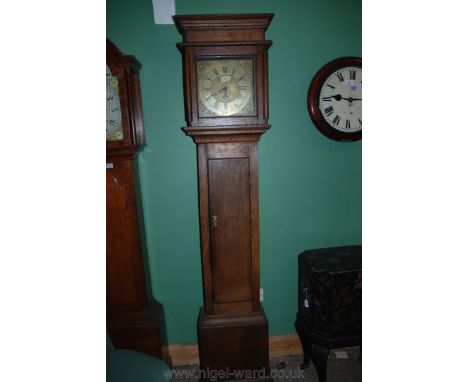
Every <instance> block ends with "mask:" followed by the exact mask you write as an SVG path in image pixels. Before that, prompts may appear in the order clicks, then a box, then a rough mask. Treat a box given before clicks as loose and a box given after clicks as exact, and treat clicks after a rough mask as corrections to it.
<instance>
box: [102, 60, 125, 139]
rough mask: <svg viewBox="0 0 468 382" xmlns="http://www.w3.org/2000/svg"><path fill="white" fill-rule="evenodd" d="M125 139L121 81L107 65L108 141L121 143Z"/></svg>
mask: <svg viewBox="0 0 468 382" xmlns="http://www.w3.org/2000/svg"><path fill="white" fill-rule="evenodd" d="M123 137H124V136H123V128H122V111H121V108H120V97H119V80H118V78H117V77H115V76H113V75H112V72H111V70H110V68H109V66H107V65H106V140H108V141H119V140H122V139H123Z"/></svg>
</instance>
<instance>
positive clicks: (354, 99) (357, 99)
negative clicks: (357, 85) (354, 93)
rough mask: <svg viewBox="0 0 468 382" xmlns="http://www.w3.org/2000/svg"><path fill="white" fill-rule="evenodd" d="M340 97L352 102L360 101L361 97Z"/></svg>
mask: <svg viewBox="0 0 468 382" xmlns="http://www.w3.org/2000/svg"><path fill="white" fill-rule="evenodd" d="M342 99H345V100H346V101H349V102H353V101H362V98H353V97H349V98H344V97H343V98H342Z"/></svg>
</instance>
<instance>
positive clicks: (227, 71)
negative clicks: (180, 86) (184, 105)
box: [197, 57, 256, 117]
mask: <svg viewBox="0 0 468 382" xmlns="http://www.w3.org/2000/svg"><path fill="white" fill-rule="evenodd" d="M254 67H255V65H254V60H253V58H247V57H242V58H222V59H219V58H216V59H212V58H209V59H208V58H203V59H198V60H197V77H198V82H197V83H198V91H197V93H198V95H197V97H198V115H199V117H220V116H221V117H228V116H252V115H255V114H256V105H255V97H254V94H255V89H254Z"/></svg>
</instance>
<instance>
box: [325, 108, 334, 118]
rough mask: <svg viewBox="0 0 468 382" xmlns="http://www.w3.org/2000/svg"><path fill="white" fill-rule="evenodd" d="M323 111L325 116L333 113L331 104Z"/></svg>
mask: <svg viewBox="0 0 468 382" xmlns="http://www.w3.org/2000/svg"><path fill="white" fill-rule="evenodd" d="M324 113H325V115H326V116H327V117H329V116H330V115H332V114H333V106H329V107H327V108H326V109H325V110H324Z"/></svg>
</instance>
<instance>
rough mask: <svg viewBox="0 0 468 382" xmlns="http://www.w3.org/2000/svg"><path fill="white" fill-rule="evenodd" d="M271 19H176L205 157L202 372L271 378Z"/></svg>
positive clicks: (188, 108)
mask: <svg viewBox="0 0 468 382" xmlns="http://www.w3.org/2000/svg"><path fill="white" fill-rule="evenodd" d="M272 17H273V15H272V14H244V15H190V16H175V17H174V20H175V23H176V26H177V28H178V30H179V32H180V33H181V34H182V36H183V42H182V43H179V44H178V47H179V49H180V51H181V52H182V56H183V74H184V95H185V98H184V101H185V114H186V121H187V127H186V128H184V131H185V132H186V134H188V135H189V136H191V137H192V138H193V140H194V141H195V143H196V144H197V156H198V181H199V212H200V234H201V251H202V268H203V297H204V306H203V307H202V308H201V310H200V314H199V317H198V346H199V354H200V368H201V370H207V369H211V370H231V371H234V370H249V371H250V374H249V376H250V378H252V377H254V378H256V377H265V376H268V373H269V366H268V364H269V360H268V358H269V357H268V321H267V318H266V316H265V313H264V311H263V309H262V306H261V304H260V301H259V287H260V280H259V219H258V159H257V142H258V141H259V140H260V137H261V135H262V134H263V133H264V132H266V131H267V130H268V129H269V128H270V126H269V125H268V70H267V64H268V60H267V51H268V48H269V47H270V45H271V41H269V40H265V31H266V29H267V27H268V25H269V24H270V22H271V19H272ZM246 376H247V374H245V375H244V378H245V377H246ZM226 377H227V376H226ZM229 377H230V378H236V376H234V375H230V376H229ZM237 378H238V377H237Z"/></svg>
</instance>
